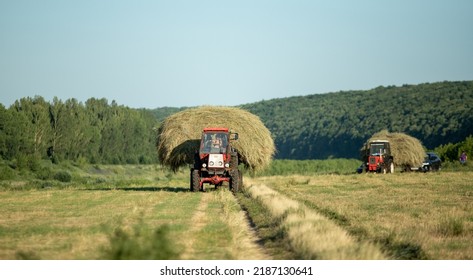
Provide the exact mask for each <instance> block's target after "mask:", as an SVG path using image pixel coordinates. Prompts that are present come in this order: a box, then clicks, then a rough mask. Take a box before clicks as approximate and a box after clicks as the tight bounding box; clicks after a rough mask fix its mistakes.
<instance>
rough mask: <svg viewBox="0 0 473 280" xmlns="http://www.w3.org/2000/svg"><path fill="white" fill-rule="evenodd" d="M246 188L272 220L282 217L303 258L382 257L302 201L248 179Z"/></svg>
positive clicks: (293, 245) (371, 258)
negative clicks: (265, 208)
mask: <svg viewBox="0 0 473 280" xmlns="http://www.w3.org/2000/svg"><path fill="white" fill-rule="evenodd" d="M246 184H247V185H248V186H247V187H246V189H247V191H248V192H249V193H250V195H251V196H252V197H253V198H254V199H258V200H260V201H261V202H262V203H263V204H264V205H265V207H267V208H268V210H269V211H270V212H271V213H272V215H273V217H274V218H275V219H281V220H282V222H281V226H282V227H284V229H285V231H286V232H287V234H288V238H289V240H290V242H291V246H292V247H293V248H294V250H295V251H296V252H297V253H298V254H299V255H301V256H302V257H303V258H304V259H335V260H342V259H349V260H354V259H369V260H375V259H376V260H377V259H384V258H385V257H384V256H383V254H382V253H381V251H380V250H379V248H377V247H376V246H375V245H373V244H370V243H368V242H357V241H356V240H355V239H353V238H352V237H351V236H349V235H348V234H347V232H346V231H345V230H343V229H342V228H340V227H339V226H337V225H336V224H335V223H333V222H332V221H330V220H328V219H327V218H325V217H324V216H322V215H320V214H318V213H317V212H315V211H313V210H310V209H308V208H307V207H305V206H304V205H303V204H302V203H300V202H298V201H296V200H292V199H289V198H287V197H285V196H284V195H281V194H280V193H278V192H277V191H274V190H273V189H271V188H269V187H268V186H266V185H264V184H255V183H254V181H251V180H247V182H246Z"/></svg>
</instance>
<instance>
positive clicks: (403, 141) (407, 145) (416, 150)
mask: <svg viewBox="0 0 473 280" xmlns="http://www.w3.org/2000/svg"><path fill="white" fill-rule="evenodd" d="M372 140H388V141H389V143H390V146H391V154H392V155H393V157H394V165H395V166H397V167H418V166H421V165H422V162H423V161H424V157H425V149H424V147H423V146H422V143H421V142H420V141H419V140H418V139H417V138H415V137H412V136H409V135H407V134H405V133H401V132H395V133H390V132H389V131H387V130H382V131H380V132H377V133H375V134H373V136H371V138H370V139H369V140H368V141H367V142H366V143H368V142H370V141H372ZM363 149H364V147H363V148H362V150H363Z"/></svg>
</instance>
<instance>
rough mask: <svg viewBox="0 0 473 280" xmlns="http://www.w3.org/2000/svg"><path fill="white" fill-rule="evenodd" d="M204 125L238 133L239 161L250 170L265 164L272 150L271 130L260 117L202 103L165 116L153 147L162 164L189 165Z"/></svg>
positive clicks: (242, 111) (273, 148) (232, 108)
mask: <svg viewBox="0 0 473 280" xmlns="http://www.w3.org/2000/svg"><path fill="white" fill-rule="evenodd" d="M206 127H225V128H228V130H229V131H231V132H237V133H238V135H239V137H238V138H239V139H238V141H235V142H234V143H233V147H234V148H235V149H236V150H237V151H238V159H239V163H242V164H244V165H245V166H246V167H247V168H248V169H249V170H252V171H257V170H261V169H264V168H265V167H267V166H268V165H269V164H270V162H271V159H272V157H273V155H274V153H275V146H274V141H273V138H272V137H271V133H270V132H269V130H268V129H267V128H266V127H265V126H264V124H263V123H262V122H261V120H260V119H259V117H257V116H256V115H253V114H251V113H250V112H248V111H245V110H243V109H239V108H235V107H222V106H202V107H196V108H190V109H186V110H183V111H180V112H178V113H175V114H173V115H171V116H169V117H167V118H166V119H165V120H164V121H163V122H162V123H161V125H160V127H159V128H158V130H157V141H156V148H157V151H158V158H159V160H160V162H161V164H163V165H164V166H167V167H169V168H171V169H172V170H174V171H177V170H178V169H179V167H182V166H185V165H192V164H193V163H194V157H195V152H196V151H198V150H199V146H200V138H201V136H202V131H203V129H204V128H206Z"/></svg>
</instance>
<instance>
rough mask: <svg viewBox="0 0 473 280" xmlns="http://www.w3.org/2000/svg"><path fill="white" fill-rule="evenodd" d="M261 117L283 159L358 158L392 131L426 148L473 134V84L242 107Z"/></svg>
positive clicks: (351, 93) (319, 96)
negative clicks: (367, 144) (377, 137)
mask: <svg viewBox="0 0 473 280" xmlns="http://www.w3.org/2000/svg"><path fill="white" fill-rule="evenodd" d="M241 107H242V108H244V109H247V110H248V111H250V112H252V113H254V114H256V115H258V116H259V117H260V118H261V120H262V121H263V123H264V124H265V125H266V126H267V127H268V128H269V130H270V131H271V133H272V134H273V137H274V139H275V142H276V147H277V150H278V153H277V155H276V157H277V158H284V159H326V158H357V157H358V156H359V150H360V148H361V146H362V144H363V143H364V142H365V141H366V140H367V139H368V138H369V137H370V136H371V135H373V134H374V133H375V132H378V131H380V130H383V129H387V130H389V131H391V132H404V133H407V134H409V135H411V136H414V137H416V138H418V139H419V140H421V142H422V143H423V145H424V146H425V147H426V149H434V148H436V147H438V146H440V145H446V144H448V143H457V142H460V141H464V140H465V138H466V137H468V136H469V135H471V134H473V82H472V81H464V82H439V83H426V84H420V85H403V86H400V87H396V86H389V87H377V88H375V89H371V90H367V91H344V92H336V93H328V94H313V95H307V96H297V97H289V98H281V99H272V100H267V101H261V102H257V103H253V104H245V105H243V106H241Z"/></svg>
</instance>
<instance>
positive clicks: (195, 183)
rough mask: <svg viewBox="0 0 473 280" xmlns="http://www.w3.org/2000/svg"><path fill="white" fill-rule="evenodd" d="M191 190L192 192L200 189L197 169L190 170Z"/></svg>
mask: <svg viewBox="0 0 473 280" xmlns="http://www.w3.org/2000/svg"><path fill="white" fill-rule="evenodd" d="M191 191H192V192H198V191H200V175H199V170H197V169H192V170H191Z"/></svg>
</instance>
